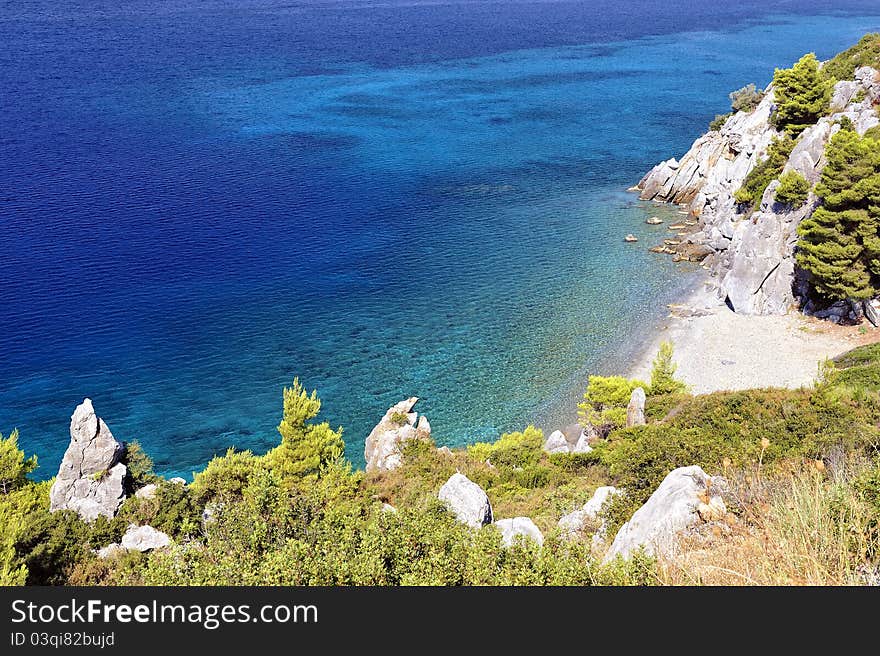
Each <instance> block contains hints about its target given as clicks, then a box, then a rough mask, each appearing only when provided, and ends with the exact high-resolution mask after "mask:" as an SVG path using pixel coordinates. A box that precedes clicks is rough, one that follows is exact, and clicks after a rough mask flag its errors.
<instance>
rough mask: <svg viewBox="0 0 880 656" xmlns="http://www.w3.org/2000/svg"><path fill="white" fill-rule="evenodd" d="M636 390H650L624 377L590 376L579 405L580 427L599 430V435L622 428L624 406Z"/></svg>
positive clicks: (643, 384)
mask: <svg viewBox="0 0 880 656" xmlns="http://www.w3.org/2000/svg"><path fill="white" fill-rule="evenodd" d="M637 387H641V388H642V389H645V390H647V389H649V387H648V385H647V384H645V383H643V382H642V381H640V380H630V379H628V378H624V377H623V376H590V378H589V382H588V384H587V390H586V391H585V392H584V400H583V401H582V402H581V403H579V404H578V419H579V421H580V423H581V425H582V426H584V427H585V428H587V427H595V428H598V429H599V430H600V432H603V431H607V430H610V429H613V428H616V427H618V426H623V425H624V423H626V406H627V405H629V400H630V397H631V396H632V393H633V390H635V389H636V388H637Z"/></svg>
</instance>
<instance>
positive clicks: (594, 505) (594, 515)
mask: <svg viewBox="0 0 880 656" xmlns="http://www.w3.org/2000/svg"><path fill="white" fill-rule="evenodd" d="M615 494H622V492H621V490H618V489H617V488H616V487H614V486H613V485H603V486H602V487H598V488H596V491H595V492H593V496H592V497H590V500H589V501H587V502H586V503H585V504H584V505H583V506H582V507H581V508H579V509H577V510H575V511H574V512H570V513H568V514H567V515H563V516H562V517H561V518H560V519H559V523H558V524H557V525H558V526H559V528H560V529H561V531H562V534H563V535H565V536H572V535H575V534H577V533H579V532H580V531H582V530H583V528H584V523H585V522H587V521H591V522H596V521H598V519H599V512H600V511H601V510H602V507H603V506H604V505H605V503H606V502H607V501H608V500H610V499H611V497H612V496H613V495H615ZM603 528H604V527H603V526H600V527H599V528H598V530H597V531H596V533H597V534H601V533H603Z"/></svg>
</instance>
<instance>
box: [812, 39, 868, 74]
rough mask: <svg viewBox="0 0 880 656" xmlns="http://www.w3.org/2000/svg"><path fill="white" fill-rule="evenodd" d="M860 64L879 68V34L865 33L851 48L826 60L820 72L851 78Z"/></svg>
mask: <svg viewBox="0 0 880 656" xmlns="http://www.w3.org/2000/svg"><path fill="white" fill-rule="evenodd" d="M862 66H871V67H873V68H877V69H880V34H876V33H875V34H866V35H865V36H863V37H862V38H861V39H860V40H859V42H858V43H857V44H856V45H854V46H853V47H852V48H849V49H848V50H844V51H843V52H841V53H839V54H838V55H836V56H835V57H834V58H833V59H831V60H829V61H828V62H826V63H825V65H824V66H823V67H822V72H823V73H825V74H826V75H828V76H829V77H832V78H834V79H836V80H852V79H853V77H854V75H855V72H856V69H857V68H861V67H862Z"/></svg>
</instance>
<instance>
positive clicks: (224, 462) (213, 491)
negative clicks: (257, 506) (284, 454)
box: [189, 449, 263, 505]
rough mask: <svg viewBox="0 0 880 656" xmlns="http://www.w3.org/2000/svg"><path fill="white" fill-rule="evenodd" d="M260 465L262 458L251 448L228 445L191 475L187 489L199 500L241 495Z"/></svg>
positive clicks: (226, 498)
mask: <svg viewBox="0 0 880 656" xmlns="http://www.w3.org/2000/svg"><path fill="white" fill-rule="evenodd" d="M262 467H263V463H262V460H261V459H260V458H258V457H257V456H255V455H254V454H253V453H251V452H250V451H236V450H235V449H229V450H228V451H227V452H226V455H224V456H219V457H214V458H212V459H211V461H210V462H209V463H208V465H207V466H206V467H205V468H204V469H203V470H202V471H200V472H198V473H197V474H196V475H195V476H194V477H193V482H192V485H190V486H189V488H190V491H191V492H192V494H193V495H194V496H195V499H196V500H197V501H198V503H200V504H203V505H204V504H205V503H207V502H209V501H213V500H215V499H218V500H220V501H225V500H231V499H240V498H241V495H242V491H243V490H244V487H245V486H246V485H247V482H248V479H249V478H250V477H251V475H252V474H253V473H254V472H256V471H257V470H259V469H261V468H262Z"/></svg>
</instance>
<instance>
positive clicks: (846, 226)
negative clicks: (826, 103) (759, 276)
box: [796, 126, 880, 300]
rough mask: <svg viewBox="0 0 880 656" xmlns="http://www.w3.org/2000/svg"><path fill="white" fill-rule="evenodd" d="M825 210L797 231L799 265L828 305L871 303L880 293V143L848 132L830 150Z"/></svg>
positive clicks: (821, 189)
mask: <svg viewBox="0 0 880 656" xmlns="http://www.w3.org/2000/svg"><path fill="white" fill-rule="evenodd" d="M825 154H826V158H827V160H828V163H827V164H826V165H825V168H824V169H823V171H822V179H821V180H820V182H819V184H818V185H817V187H816V194H817V195H818V196H819V197H820V198H821V199H822V207H819V208H817V209H816V211H815V212H813V215H812V216H811V217H810V218H809V219H806V220H804V221H803V222H802V223H801V224H800V226H798V234H799V235H800V237H801V238H800V241H799V242H798V251H797V254H796V258H797V262H798V264H799V265H800V266H801V267H802V268H803V269H805V270H806V271H809V272H810V273H811V274H812V276H813V285H814V287H815V288H816V290H817V291H818V292H819V293H820V294H821V295H822V296H825V297H826V298H828V299H829V300H848V299H853V300H858V299H865V298H870V297H872V296H874V295H875V294H876V291H877V289H878V287H880V235H878V229H880V143H878V142H877V141H874V140H873V139H870V138H865V137H860V136H859V135H858V134H857V133H856V132H855V131H853V130H852V129H849V126H846V127H845V129H841V130H840V131H839V132H837V133H836V134H835V135H834V136H833V137H832V138H831V141H830V142H829V143H828V146H827V148H826V153H825Z"/></svg>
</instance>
